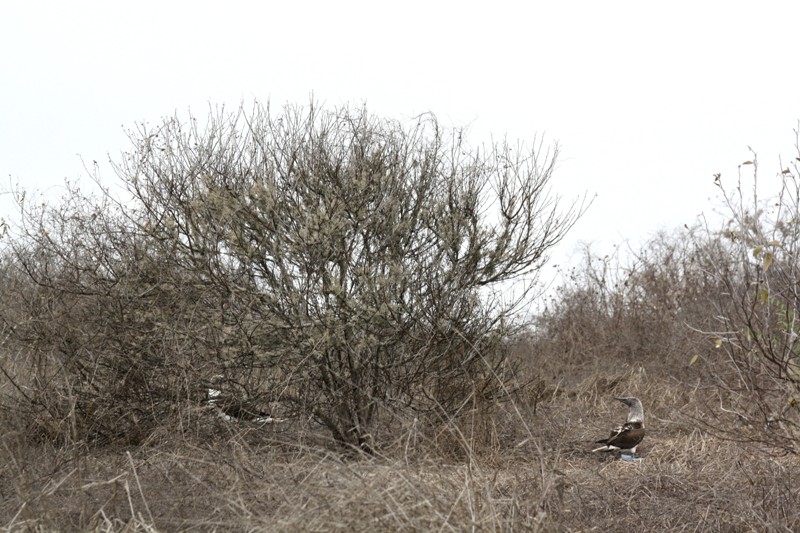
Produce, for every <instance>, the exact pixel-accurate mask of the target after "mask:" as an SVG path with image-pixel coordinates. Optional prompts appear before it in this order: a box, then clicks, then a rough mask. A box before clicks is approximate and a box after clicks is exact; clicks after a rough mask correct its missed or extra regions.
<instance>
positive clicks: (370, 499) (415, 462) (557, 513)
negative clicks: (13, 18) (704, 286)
mask: <svg viewBox="0 0 800 533" xmlns="http://www.w3.org/2000/svg"><path fill="white" fill-rule="evenodd" d="M542 385H543V388H542V389H540V390H539V392H538V393H537V392H536V391H535V389H534V391H533V392H531V393H530V394H528V395H527V396H523V397H520V398H518V399H517V400H516V401H515V402H513V403H506V404H503V405H501V406H497V407H496V408H495V409H494V410H491V411H488V412H487V411H486V410H485V409H482V411H481V412H480V413H471V414H469V415H468V416H465V417H464V418H463V419H462V420H460V421H459V422H458V424H457V425H451V426H444V427H440V428H435V429H431V428H426V429H425V430H423V429H420V427H419V426H420V425H419V424H414V423H413V422H410V423H409V424H408V426H407V429H406V430H405V432H403V433H402V434H400V435H398V437H397V440H396V441H395V442H394V443H392V444H391V445H389V446H387V447H385V450H384V451H383V452H382V454H381V455H378V456H377V457H374V458H364V457H342V455H341V454H339V453H335V451H334V450H333V448H331V447H330V446H327V443H326V442H325V438H324V435H322V434H320V433H319V432H318V431H316V430H315V429H314V428H312V427H310V426H309V425H308V424H305V423H302V422H300V421H292V422H286V423H283V424H274V425H267V426H263V427H257V426H250V425H242V424H239V425H232V424H229V423H226V422H224V421H222V420H220V419H218V418H215V417H214V416H213V414H211V413H209V412H208V411H207V410H204V409H202V408H197V409H190V410H188V411H186V412H183V413H180V414H179V415H175V419H174V420H171V421H169V424H166V425H165V429H164V430H163V431H162V432H160V433H157V434H154V435H153V436H152V437H151V438H150V440H149V441H148V442H147V443H146V444H145V445H143V446H139V447H136V448H129V449H124V448H109V447H106V448H103V449H94V450H87V449H86V448H83V447H80V446H52V445H47V444H32V443H31V442H30V440H29V439H27V438H26V436H25V435H24V434H23V433H21V432H18V431H13V430H12V431H6V432H4V434H3V436H2V443H1V446H0V502H1V503H0V524H2V525H3V526H4V527H5V528H6V529H7V530H10V531H87V530H96V531H192V530H196V531H214V530H216V531H260V530H269V531H630V530H635V531H750V530H752V531H798V530H800V510H798V505H797V502H798V501H800V461H798V458H796V457H793V456H780V455H778V454H776V453H774V452H772V451H770V450H766V449H758V448H756V447H751V446H746V445H742V444H738V443H733V442H728V441H723V440H720V439H718V438H716V437H714V436H712V435H710V434H708V433H705V432H704V431H703V428H702V427H700V426H698V423H697V421H696V420H695V417H696V416H697V415H698V412H697V411H696V410H695V407H696V405H697V404H698V403H699V400H700V398H698V395H700V394H703V393H702V391H701V389H697V388H692V387H689V386H688V385H686V384H681V383H678V382H677V381H675V380H672V379H670V378H669V377H665V376H652V375H648V374H647V373H646V372H645V371H643V370H641V369H639V370H630V371H628V372H624V373H621V374H620V373H603V372H599V371H598V372H595V373H593V374H589V377H587V378H585V379H583V380H581V381H576V382H575V383H572V384H565V383H563V381H562V382H560V383H554V382H549V383H543V384H542ZM621 394H630V395H637V396H639V397H640V398H641V399H642V400H643V402H644V405H645V408H646V414H647V427H648V430H649V434H648V436H647V438H646V440H645V441H644V443H643V445H642V446H640V449H639V452H640V455H641V456H643V457H644V460H643V461H641V462H640V463H628V462H623V461H619V460H614V458H613V457H612V456H610V455H608V454H599V453H598V454H592V453H590V451H589V450H590V449H591V442H592V440H594V439H596V438H599V437H604V436H605V434H606V433H607V432H608V430H609V428H610V426H612V425H613V424H615V423H617V422H619V421H620V420H622V419H624V416H625V408H624V407H623V406H622V405H621V404H619V403H618V402H615V401H614V400H613V396H615V395H621ZM12 426H13V424H12Z"/></svg>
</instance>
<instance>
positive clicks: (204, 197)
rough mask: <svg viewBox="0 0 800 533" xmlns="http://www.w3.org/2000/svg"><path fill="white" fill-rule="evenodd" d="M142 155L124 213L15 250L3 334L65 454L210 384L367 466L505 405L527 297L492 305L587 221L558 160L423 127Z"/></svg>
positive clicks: (238, 134)
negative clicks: (387, 450)
mask: <svg viewBox="0 0 800 533" xmlns="http://www.w3.org/2000/svg"><path fill="white" fill-rule="evenodd" d="M131 140H132V143H133V145H134V148H133V151H132V152H131V153H128V154H126V155H125V156H124V157H123V159H122V161H121V162H120V164H119V165H118V166H117V167H116V168H117V173H118V175H119V177H120V179H121V180H122V183H123V184H124V186H125V187H126V188H127V191H128V192H129V193H130V194H131V196H132V200H131V201H126V202H118V201H116V200H114V199H113V197H112V195H111V194H109V193H108V192H105V193H104V194H102V195H101V197H100V199H99V200H98V199H95V198H86V197H83V196H81V194H80V193H79V192H78V191H76V190H72V191H70V192H69V194H68V196H67V198H66V200H65V202H64V203H63V204H61V205H60V206H57V207H55V208H43V209H32V208H30V207H29V206H27V205H26V204H25V203H24V202H23V203H22V204H21V205H22V213H23V217H24V224H23V226H22V228H21V232H20V235H19V237H18V238H17V239H16V240H15V241H14V242H13V244H12V246H11V248H10V250H11V262H12V264H13V265H14V266H15V268H17V269H18V270H17V271H18V272H19V273H21V275H22V276H23V277H24V278H25V279H26V280H27V281H28V284H27V285H26V286H25V289H24V291H22V292H23V293H25V295H27V296H24V297H23V296H20V298H22V300H23V307H24V309H25V313H24V314H23V315H22V316H16V315H14V316H13V317H12V314H11V313H7V315H6V316H7V321H8V322H9V323H10V324H12V329H13V331H14V339H15V341H16V343H17V346H20V347H21V349H23V350H24V351H25V352H26V353H27V354H29V355H28V356H29V357H31V358H32V360H33V361H35V364H34V365H33V366H32V367H31V368H32V370H31V373H30V376H28V382H30V383H33V384H34V388H36V389H37V390H39V391H42V392H43V395H42V396H41V401H38V406H39V407H41V409H40V411H43V412H45V413H49V417H50V418H51V419H53V420H59V421H61V420H69V421H71V422H70V426H71V427H72V428H74V431H73V433H74V435H73V436H74V437H75V438H81V436H87V435H94V436H97V437H99V438H102V439H105V440H108V439H112V440H114V439H119V438H131V436H132V435H136V436H135V437H133V440H134V441H137V440H140V438H142V437H139V436H138V435H140V434H141V435H142V436H145V435H146V434H147V433H148V431H149V430H150V429H151V428H152V425H153V424H157V421H158V419H159V418H161V417H163V415H164V414H165V413H166V412H167V411H169V410H170V409H172V408H173V406H174V405H175V404H176V402H180V401H187V400H188V401H197V400H198V399H201V398H202V389H203V385H202V383H203V381H204V380H205V379H208V378H209V377H210V375H211V374H212V373H218V372H219V373H224V374H225V375H226V378H227V379H228V380H229V381H231V380H234V381H236V382H247V383H253V384H255V386H256V388H257V389H258V391H256V394H257V395H261V396H263V397H264V398H265V399H266V400H268V401H270V402H271V403H273V404H274V405H278V406H280V407H281V408H282V409H284V410H286V411H288V412H294V413H298V414H302V415H304V416H305V417H308V418H312V419H314V420H316V421H317V422H319V423H321V424H322V425H323V426H324V427H325V428H327V430H329V431H330V433H331V435H332V437H333V439H334V440H335V441H336V442H338V443H340V444H342V445H345V446H352V447H355V448H360V449H362V450H366V451H369V450H371V448H372V446H373V444H372V443H373V442H374V441H375V440H376V439H378V440H380V437H379V433H380V431H381V429H380V428H381V427H387V426H386V424H388V423H391V420H392V419H393V417H397V416H398V415H401V416H404V415H402V413H408V414H409V416H419V417H433V418H436V417H439V418H440V419H441V420H447V419H448V418H449V417H453V416H458V415H459V413H461V412H463V411H464V410H465V409H466V408H468V406H469V405H471V403H472V402H474V401H484V400H487V401H495V400H496V398H497V397H498V396H502V395H503V394H506V392H507V390H508V387H510V386H513V384H514V369H513V365H511V364H510V360H509V357H508V347H507V340H508V339H509V338H510V336H511V334H512V333H513V332H514V328H515V325H514V320H513V316H514V312H515V311H516V310H517V309H518V308H519V305H520V304H522V303H525V302H527V301H528V300H529V297H530V294H531V293H530V290H531V286H530V285H528V286H526V287H523V288H522V289H520V290H518V291H517V292H516V293H515V296H514V297H513V298H506V297H502V298H501V296H500V293H499V291H500V290H501V284H508V283H509V282H512V281H514V280H518V279H520V278H525V279H527V280H528V282H530V281H531V280H532V279H535V274H536V272H537V271H538V269H539V268H540V267H541V265H542V264H543V262H544V261H545V259H546V257H547V252H548V250H549V249H550V248H551V247H552V246H553V245H555V244H556V243H558V242H559V241H560V240H561V238H562V237H563V236H564V234H565V232H566V231H567V230H568V229H569V228H570V227H571V226H572V224H573V223H574V222H575V220H576V219H577V217H578V216H579V215H580V214H581V212H582V208H583V206H582V205H571V206H567V208H566V209H562V207H561V205H560V204H559V201H558V198H557V197H555V196H553V195H552V194H551V193H550V192H549V188H548V187H549V183H550V179H551V177H552V173H553V168H554V163H555V157H556V155H557V150H556V149H551V150H543V149H542V145H541V144H537V145H535V146H533V147H532V148H527V147H525V146H510V145H508V144H506V143H503V144H499V145H492V146H489V147H485V148H479V149H473V148H471V147H470V146H469V145H468V144H467V142H466V140H465V139H464V136H463V132H462V131H448V130H445V129H443V128H442V127H440V125H439V124H438V122H437V121H436V120H435V118H434V117H432V116H430V115H424V116H421V117H419V118H418V120H416V121H415V123H413V124H412V125H411V126H410V127H406V126H404V125H402V124H400V123H397V122H393V121H386V120H379V119H376V118H375V117H373V116H371V115H369V114H368V113H367V112H366V111H365V110H351V109H347V108H342V109H337V110H334V111H324V110H321V109H318V108H317V107H316V106H315V105H314V104H312V105H311V106H309V107H308V108H306V109H301V108H287V109H285V110H284V112H283V113H280V114H278V115H273V114H272V113H271V112H270V110H269V108H265V107H263V106H260V105H256V106H255V108H254V109H253V111H252V112H249V113H248V112H245V111H244V110H243V109H240V110H239V111H238V112H236V113H232V114H231V113H226V112H225V111H219V112H218V113H216V114H212V115H211V116H210V117H209V120H208V122H207V124H206V125H205V126H202V127H201V126H200V125H199V124H198V121H197V120H196V119H195V118H193V117H192V118H190V119H189V121H188V122H182V121H180V120H179V119H177V118H172V119H166V120H164V122H163V123H162V124H160V125H159V126H158V127H156V128H155V129H150V128H148V127H147V126H144V125H142V126H141V127H140V128H139V129H138V130H137V131H134V132H132V133H131ZM502 288H507V285H506V286H503V287H502ZM26 291H27V292H26ZM21 294H22V293H21ZM15 379H16V378H15ZM20 390H22V388H21V387H20ZM44 391H47V394H50V393H52V391H56V392H55V396H56V397H57V398H58V399H60V402H53V401H51V400H47V401H44V398H45V397H47V394H44ZM34 403H37V402H34ZM54 405H55V406H57V407H58V409H55V407H54ZM82 428H83V429H82Z"/></svg>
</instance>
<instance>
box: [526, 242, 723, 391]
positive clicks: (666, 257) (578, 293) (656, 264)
mask: <svg viewBox="0 0 800 533" xmlns="http://www.w3.org/2000/svg"><path fill="white" fill-rule="evenodd" d="M693 231H694V230H692V229H681V230H676V231H673V232H666V231H665V232H661V233H659V234H657V235H655V236H653V237H652V238H650V239H649V240H648V241H647V242H645V243H644V244H643V245H642V246H641V248H640V249H638V250H629V251H623V250H620V249H616V250H615V252H614V254H612V255H606V256H598V255H597V254H594V253H593V252H592V251H591V248H590V247H588V246H586V247H585V248H584V249H583V261H582V263H581V264H580V265H578V266H577V267H575V268H573V269H572V270H571V271H570V272H568V273H567V275H566V276H565V278H564V280H563V284H562V285H561V286H560V287H558V288H557V290H556V292H555V293H554V295H553V296H552V297H551V298H550V299H549V300H548V301H547V305H546V306H545V307H544V308H543V309H542V310H541V312H540V313H539V314H538V316H537V317H536V320H535V323H534V328H533V330H532V331H531V332H530V336H529V338H528V341H527V342H528V346H529V347H528V351H530V352H533V353H534V354H538V358H539V359H542V360H545V361H548V360H552V361H554V362H556V361H557V362H558V365H557V366H556V367H554V368H545V367H543V366H541V365H539V364H538V363H535V364H536V365H537V368H539V369H540V373H541V374H542V375H544V376H546V377H547V378H548V379H552V378H557V379H558V378H569V379H573V380H574V379H580V378H581V374H580V370H581V369H585V370H586V371H587V372H589V373H590V374H591V373H593V372H595V371H596V370H597V368H605V369H608V370H611V369H613V368H615V367H619V368H634V369H635V368H639V367H644V368H646V369H648V370H656V369H657V370H659V371H662V370H667V371H669V372H670V373H671V374H672V375H674V376H676V377H684V378H687V379H688V378H690V377H692V376H694V375H695V373H694V372H693V371H692V370H690V369H689V367H690V366H691V364H692V363H693V362H694V361H696V358H695V357H694V356H696V355H698V354H702V353H705V352H706V351H710V347H709V345H708V344H707V343H704V342H703V339H701V338H699V337H698V336H697V335H695V334H693V332H692V331H691V330H690V329H689V328H688V327H687V325H689V324H693V325H701V324H709V323H710V314H711V312H712V311H713V307H712V306H711V305H710V304H709V303H708V301H707V297H706V296H707V294H709V293H711V292H715V291H716V288H717V282H716V280H715V279H714V277H713V276H712V275H710V274H709V273H708V272H707V271H706V270H705V269H704V267H703V265H702V264H701V263H700V261H699V254H700V252H699V250H700V247H701V246H703V244H702V243H698V242H697V241H696V240H695V239H694V238H693V237H692V235H693ZM543 352H544V353H543ZM557 354H558V355H559V358H558V359H552V356H555V355H557ZM532 360H534V361H535V360H536V357H535V356H534V357H533V358H532Z"/></svg>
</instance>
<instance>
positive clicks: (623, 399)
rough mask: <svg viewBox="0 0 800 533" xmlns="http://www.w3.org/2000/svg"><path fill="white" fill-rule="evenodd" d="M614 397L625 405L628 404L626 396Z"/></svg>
mask: <svg viewBox="0 0 800 533" xmlns="http://www.w3.org/2000/svg"><path fill="white" fill-rule="evenodd" d="M614 399H615V400H618V401H620V402H622V403H624V404H625V405H628V399H627V398H614Z"/></svg>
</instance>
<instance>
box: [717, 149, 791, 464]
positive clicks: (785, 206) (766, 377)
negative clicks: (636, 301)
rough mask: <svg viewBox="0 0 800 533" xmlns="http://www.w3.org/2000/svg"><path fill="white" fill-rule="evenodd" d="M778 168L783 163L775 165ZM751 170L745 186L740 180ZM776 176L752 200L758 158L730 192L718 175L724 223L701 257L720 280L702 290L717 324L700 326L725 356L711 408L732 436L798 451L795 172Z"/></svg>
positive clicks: (748, 164) (748, 163)
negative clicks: (728, 423)
mask: <svg viewBox="0 0 800 533" xmlns="http://www.w3.org/2000/svg"><path fill="white" fill-rule="evenodd" d="M782 168H783V165H782ZM750 170H752V189H750V190H748V189H747V188H746V186H745V185H743V182H744V181H745V180H744V179H743V175H742V174H743V173H746V174H747V177H749V175H751V173H750ZM798 170H799V169H798V166H797V163H796V162H794V163H792V164H791V165H790V166H789V167H786V168H783V170H782V171H781V172H780V173H779V175H778V183H779V184H780V188H779V189H778V192H777V194H776V195H775V196H772V195H770V196H768V199H767V200H765V201H762V200H761V199H760V198H759V179H758V159H757V157H756V154H755V153H753V157H752V159H750V160H748V161H745V162H744V163H742V165H740V166H739V172H740V175H739V177H738V180H737V182H736V186H735V188H733V189H728V188H726V186H725V182H724V181H723V180H722V179H721V178H720V177H717V180H716V183H717V185H718V186H719V187H720V190H721V192H722V195H723V198H724V200H725V206H726V214H727V216H728V220H727V221H726V224H725V226H724V227H723V228H722V229H721V230H719V231H714V230H712V229H711V228H709V227H708V226H706V228H705V232H704V233H703V235H702V236H703V237H704V238H706V239H708V240H709V241H710V242H713V243H714V245H715V246H714V247H711V246H708V247H706V248H705V251H706V253H705V254H704V256H703V258H702V260H703V262H704V264H705V265H706V266H707V268H708V270H709V272H710V273H712V274H713V275H714V276H715V277H716V278H717V279H718V280H719V284H720V290H718V291H716V292H714V293H713V294H709V297H710V298H711V300H712V301H713V303H714V306H715V314H714V317H715V319H716V324H715V327H714V328H713V329H710V330H706V331H705V333H706V334H707V335H708V336H709V338H710V340H711V342H713V343H714V345H715V347H716V348H717V349H718V350H719V351H721V352H722V353H723V354H724V355H725V357H724V360H723V362H722V363H721V364H717V365H716V366H715V368H714V372H713V374H712V375H713V377H714V378H715V380H716V381H717V384H718V386H719V388H720V395H719V399H718V407H719V409H718V410H715V411H716V412H717V413H720V412H721V414H723V415H724V416H725V417H727V418H729V419H732V420H733V421H735V423H736V430H735V431H730V432H727V433H728V434H729V436H731V437H732V438H736V439H749V440H756V441H759V442H763V443H766V444H768V445H770V446H774V447H778V448H782V449H783V450H785V451H789V452H792V453H795V454H796V453H800V342H799V339H798V332H799V331H800V324H798V316H797V314H798V311H800V293H799V292H798V290H800V288H799V287H800V223H798V221H800V172H798Z"/></svg>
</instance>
